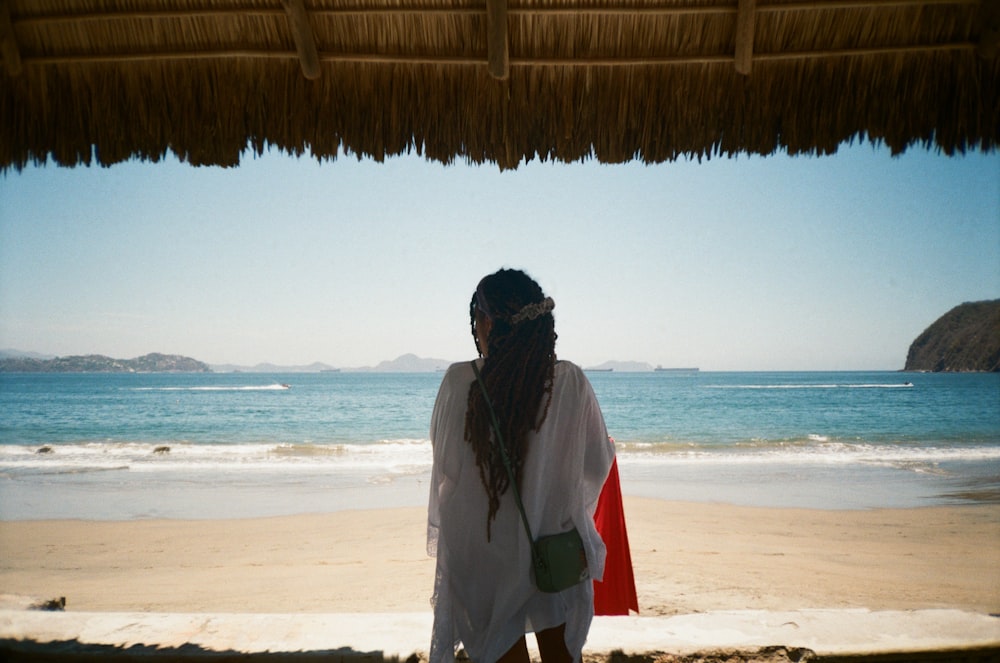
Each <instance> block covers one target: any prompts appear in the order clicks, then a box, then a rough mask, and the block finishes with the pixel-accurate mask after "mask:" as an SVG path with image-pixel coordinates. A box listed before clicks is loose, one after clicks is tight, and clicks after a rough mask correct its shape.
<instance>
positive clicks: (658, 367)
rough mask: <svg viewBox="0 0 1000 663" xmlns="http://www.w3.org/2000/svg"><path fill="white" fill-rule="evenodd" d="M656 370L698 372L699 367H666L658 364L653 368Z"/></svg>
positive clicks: (664, 371)
mask: <svg viewBox="0 0 1000 663" xmlns="http://www.w3.org/2000/svg"><path fill="white" fill-rule="evenodd" d="M653 370H654V371H660V372H663V373H697V372H698V368H697V367H692V368H664V367H663V366H657V367H656V368H654V369H653Z"/></svg>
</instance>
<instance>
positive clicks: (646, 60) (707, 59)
mask: <svg viewBox="0 0 1000 663" xmlns="http://www.w3.org/2000/svg"><path fill="white" fill-rule="evenodd" d="M976 49H977V44H976V43H973V42H969V41H963V42H954V43H949V44H925V45H911V46H873V47H870V48H845V49H824V50H815V51H789V52H784V53H757V54H756V55H754V61H755V62H756V63H758V64H759V63H762V62H783V61H792V60H816V59H823V58H843V57H868V56H872V55H914V54H927V53H947V52H951V51H970V52H972V53H975V52H976ZM295 58H296V54H295V53H292V52H291V51H269V50H262V49H253V48H243V49H220V50H205V51H169V52H144V53H103V54H100V55H31V56H26V57H25V58H24V59H23V61H24V62H28V63H31V64H33V65H61V64H120V63H124V62H171V61H173V62H184V61H188V60H217V61H218V60H293V59H295ZM320 60H322V61H323V62H340V63H352V62H353V63H364V64H411V65H434V66H441V65H448V66H459V67H465V66H479V67H481V66H482V65H483V58H482V56H478V57H476V56H471V55H469V56H464V55H458V56H444V55H383V54H376V53H322V54H321V55H320ZM732 62H733V56H731V55H664V56H647V57H628V58H625V57H617V58H615V57H608V58H604V57H577V58H562V57H549V58H544V57H524V58H511V60H510V64H511V66H513V67H658V66H676V65H680V66H683V65H692V64H719V65H722V64H729V65H731V64H732Z"/></svg>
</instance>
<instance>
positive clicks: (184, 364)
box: [0, 352, 212, 373]
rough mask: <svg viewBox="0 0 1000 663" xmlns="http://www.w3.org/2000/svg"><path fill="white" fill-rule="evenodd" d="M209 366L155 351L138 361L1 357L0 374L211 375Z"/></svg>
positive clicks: (82, 357) (76, 357) (95, 358)
mask: <svg viewBox="0 0 1000 663" xmlns="http://www.w3.org/2000/svg"><path fill="white" fill-rule="evenodd" d="M211 372H212V369H211V368H209V367H208V364H205V363H204V362H200V361H198V360H196V359H191V358H190V357H182V356H181V355H164V354H160V353H158V352H153V353H150V354H148V355H143V356H142V357H136V358H135V359H112V358H111V357H105V356H104V355H76V356H70V357H55V358H52V359H39V358H37V357H29V356H20V357H0V373H211Z"/></svg>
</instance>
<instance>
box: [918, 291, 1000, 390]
mask: <svg viewBox="0 0 1000 663" xmlns="http://www.w3.org/2000/svg"><path fill="white" fill-rule="evenodd" d="M903 370H904V371H927V372H934V373H938V372H991V373H996V372H1000V299H994V300H992V301H982V302H966V303H964V304H960V305H958V306H956V307H955V308H953V309H951V310H950V311H948V312H947V313H945V314H944V315H942V316H941V317H940V318H938V319H937V320H936V321H935V322H934V323H933V324H932V325H931V326H930V327H928V328H927V329H926V330H925V331H924V332H923V333H922V334H920V336H918V337H917V338H916V340H915V341H913V343H912V344H910V350H909V352H908V353H907V355H906V367H905V368H904V369H903Z"/></svg>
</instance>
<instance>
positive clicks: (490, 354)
mask: <svg viewBox="0 0 1000 663" xmlns="http://www.w3.org/2000/svg"><path fill="white" fill-rule="evenodd" d="M554 306H555V304H554V302H553V301H552V299H550V298H547V297H546V296H545V295H544V293H543V292H542V289H541V288H540V287H539V286H538V284H537V283H535V281H534V280H532V279H531V278H530V277H529V276H527V275H526V274H524V273H523V272H521V271H517V270H507V269H502V270H500V271H498V272H496V273H495V274H491V275H489V276H487V277H485V278H484V279H483V280H482V281H480V283H479V285H478V287H477V288H476V292H475V294H474V295H473V297H472V302H471V304H470V310H469V314H470V320H471V326H472V337H473V339H474V340H475V343H476V348H477V350H478V351H479V355H480V359H478V360H476V362H477V364H476V365H477V366H478V368H479V371H480V374H481V376H482V380H483V382H484V383H485V385H486V390H487V392H488V393H489V396H490V400H491V401H492V405H493V408H494V410H495V412H496V415H497V418H498V421H499V426H500V429H501V432H502V436H501V437H502V438H503V441H504V444H505V447H506V449H507V455H508V457H509V460H510V463H511V466H512V469H513V472H514V476H515V480H516V481H517V485H518V487H519V489H520V495H521V500H522V502H523V505H524V510H525V513H526V515H527V519H528V521H529V523H530V525H531V531H532V534H533V536H534V537H536V538H537V537H540V536H544V535H548V534H557V533H560V532H565V531H568V530H571V529H572V528H574V527H576V529H577V530H578V531H579V533H580V535H581V538H582V540H583V547H584V551H585V553H586V558H587V564H588V567H589V571H590V575H591V577H592V578H594V579H595V580H600V579H601V577H602V575H603V571H604V556H605V548H604V543H603V542H602V541H601V538H600V536H599V535H598V533H597V530H596V529H595V527H594V509H595V508H596V504H597V499H598V496H599V495H600V492H601V488H602V486H603V484H604V480H605V478H606V477H607V475H608V471H609V469H610V467H611V463H612V461H613V459H614V449H613V447H612V445H611V443H610V442H609V440H608V435H607V429H606V427H605V425H604V418H603V416H602V415H601V410H600V407H599V406H598V404H597V399H596V398H595V397H594V392H593V389H592V388H591V386H590V383H589V382H588V381H587V378H586V376H584V374H583V371H582V370H581V369H580V368H579V367H577V366H576V365H574V364H572V363H570V362H566V361H559V362H557V361H556V355H555V341H556V333H555V322H554V320H553V317H552V308H553V307H554ZM430 435H431V442H432V443H433V447H434V466H433V470H432V476H431V491H430V503H429V508H428V528H427V549H428V553H429V554H431V555H432V556H433V555H436V556H437V573H436V577H435V581H434V598H433V600H432V602H433V605H434V632H433V634H432V638H431V652H430V663H445V662H450V661H452V660H453V658H454V654H455V647H456V645H457V644H458V643H459V642H461V643H462V645H463V646H464V647H465V650H466V653H467V654H468V655H469V657H470V658H471V659H472V660H473V661H474V663H494V662H495V661H501V663H527V662H528V660H529V659H528V651H527V644H526V641H525V633H528V632H534V633H535V637H536V639H537V642H538V648H539V652H540V654H541V656H542V660H543V662H544V663H569V662H570V661H574V660H575V661H579V660H580V655H581V652H582V649H583V643H584V641H585V640H586V638H587V632H588V630H589V629H590V622H591V620H592V619H593V615H594V589H593V583H592V582H588V581H584V582H580V583H577V584H576V585H574V586H572V587H570V588H569V589H565V590H563V591H561V592H557V593H552V594H547V593H543V592H541V591H539V590H538V589H537V588H536V587H535V585H534V582H533V579H532V575H531V549H530V542H529V540H528V536H527V534H526V532H525V528H524V524H523V523H522V521H521V515H520V513H519V511H518V508H517V505H516V503H515V500H514V496H513V492H512V491H511V490H509V488H510V486H509V484H510V481H509V479H508V473H507V470H506V469H505V466H504V463H503V461H502V456H501V455H500V450H499V448H498V447H497V444H496V440H495V437H496V436H494V435H493V434H492V433H491V417H490V412H489V408H488V405H487V404H486V401H485V399H484V396H483V393H482V391H481V388H480V386H479V384H478V383H477V382H476V376H475V372H474V371H473V367H472V364H471V362H464V363H459V364H454V365H452V366H451V367H449V368H448V371H447V372H446V373H445V376H444V379H443V381H442V383H441V388H440V391H439V392H438V397H437V401H436V402H435V404H434V413H433V416H432V418H431V431H430Z"/></svg>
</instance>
